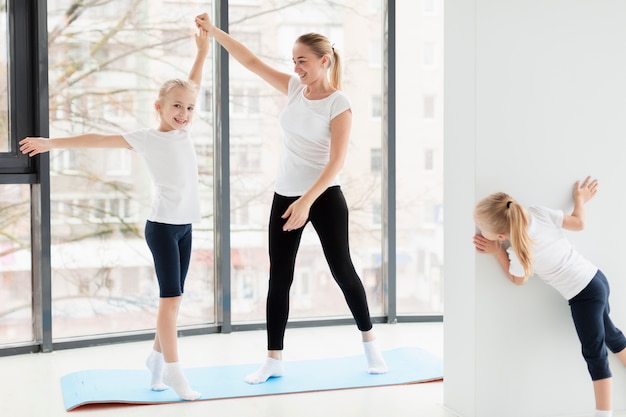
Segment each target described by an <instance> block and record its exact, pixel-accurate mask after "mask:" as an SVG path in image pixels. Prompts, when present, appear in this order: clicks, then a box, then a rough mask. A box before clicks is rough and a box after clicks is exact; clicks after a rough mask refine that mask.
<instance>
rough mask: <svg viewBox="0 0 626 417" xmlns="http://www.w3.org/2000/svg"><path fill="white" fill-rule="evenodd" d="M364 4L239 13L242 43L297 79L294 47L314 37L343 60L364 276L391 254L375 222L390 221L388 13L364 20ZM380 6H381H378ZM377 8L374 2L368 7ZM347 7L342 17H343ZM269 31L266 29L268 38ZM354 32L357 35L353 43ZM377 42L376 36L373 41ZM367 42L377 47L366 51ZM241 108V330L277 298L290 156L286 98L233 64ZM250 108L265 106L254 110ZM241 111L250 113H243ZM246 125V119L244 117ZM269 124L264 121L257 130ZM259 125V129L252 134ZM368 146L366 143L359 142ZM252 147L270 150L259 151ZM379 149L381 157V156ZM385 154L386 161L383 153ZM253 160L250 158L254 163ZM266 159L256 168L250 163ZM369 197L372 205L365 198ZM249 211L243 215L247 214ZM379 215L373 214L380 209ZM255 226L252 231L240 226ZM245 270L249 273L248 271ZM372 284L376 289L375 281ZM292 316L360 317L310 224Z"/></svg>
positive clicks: (348, 173) (235, 126) (234, 163)
mask: <svg viewBox="0 0 626 417" xmlns="http://www.w3.org/2000/svg"><path fill="white" fill-rule="evenodd" d="M361 3H362V0H350V1H348V2H345V4H344V3H341V4H338V5H336V7H335V6H333V7H328V3H327V2H326V1H324V0H310V1H307V2H300V3H298V4H297V5H296V4H295V3H293V2H290V1H287V0H278V1H275V2H273V3H272V5H271V6H268V5H269V4H270V3H262V2H261V3H259V4H258V5H257V6H249V7H245V8H244V7H238V6H237V5H235V4H231V5H230V8H229V13H230V16H231V25H230V27H229V30H230V32H231V33H232V34H233V36H235V37H237V36H238V35H243V34H245V33H253V34H254V36H251V37H246V36H244V37H243V38H239V40H242V41H243V43H244V44H245V45H246V46H247V47H248V48H249V49H250V50H252V51H253V52H254V53H256V54H257V55H259V56H260V57H262V58H263V59H264V60H266V62H268V64H270V65H273V66H275V67H277V68H279V69H280V70H282V71H285V72H287V73H293V64H292V62H291V59H292V47H293V42H294V41H295V40H296V38H297V37H298V36H300V35H301V34H303V33H307V32H310V31H315V32H319V33H321V34H323V35H325V36H327V37H328V39H329V40H330V41H331V43H334V44H335V49H336V50H337V51H338V52H339V54H340V55H341V58H342V61H343V68H344V74H343V90H344V92H345V94H346V95H347V96H348V98H349V99H350V102H351V104H352V111H353V122H352V133H351V137H352V138H353V140H352V146H351V147H350V155H349V159H350V160H351V161H358V162H355V163H353V164H352V165H350V166H348V165H346V167H344V169H343V171H342V175H341V182H342V185H343V187H344V188H345V191H344V192H345V194H346V199H347V202H348V205H349V206H350V205H358V208H359V210H354V212H351V214H353V215H351V217H350V219H351V222H352V223H351V226H350V231H351V235H350V240H351V242H352V244H351V251H352V255H353V257H354V258H355V259H365V260H367V261H364V262H361V263H359V265H358V268H359V269H358V271H357V272H358V273H359V275H360V276H364V275H365V274H366V273H367V271H369V270H371V269H373V268H377V267H378V264H376V260H375V259H373V258H372V257H371V256H370V254H371V253H380V252H381V239H380V226H379V225H377V226H374V225H373V224H372V223H376V221H372V217H373V216H374V217H376V216H378V217H380V207H381V205H380V194H381V193H380V192H377V190H379V187H380V178H381V170H380V169H376V165H378V166H380V163H381V162H380V158H381V156H380V147H381V140H382V139H381V122H380V119H381V113H382V107H381V106H382V103H381V94H380V91H381V90H382V86H381V80H382V72H381V71H382V69H381V62H382V47H381V45H382V39H381V38H380V37H378V38H377V37H376V36H379V35H377V34H380V33H382V10H381V7H380V5H381V4H382V3H381V2H380V1H378V3H377V4H375V6H376V7H375V8H374V9H372V8H370V12H374V11H375V13H374V14H367V13H366V14H363V13H361V12H360V11H359V10H360V9H362V7H360V6H361ZM371 5H374V3H371ZM366 7H367V4H366ZM337 8H339V9H341V12H340V13H337ZM260 28H262V29H263V30H260ZM348 34H350V36H348ZM372 34H374V35H375V36H374V37H373V38H372ZM361 39H368V40H369V42H366V43H363V42H361V41H360V40H361ZM229 70H230V80H229V81H230V92H231V96H232V98H233V100H234V101H235V103H231V108H232V109H233V112H232V114H231V123H230V134H231V148H230V157H231V173H232V174H231V178H230V179H231V183H230V186H231V197H230V203H231V214H232V216H233V217H234V219H231V221H232V222H233V223H234V222H235V221H236V222H237V227H234V226H233V227H231V246H232V253H233V254H235V253H236V254H237V255H236V259H235V258H234V257H235V255H232V256H233V266H232V269H231V270H232V272H231V277H232V281H231V289H232V303H233V307H232V311H233V322H244V321H264V320H265V300H266V295H267V274H268V270H267V267H268V260H267V220H268V213H269V208H270V204H271V201H272V194H273V190H274V180H275V175H276V168H277V166H278V157H279V155H280V152H281V141H280V138H281V131H280V126H279V122H278V121H279V114H280V112H281V111H282V109H283V107H284V104H285V96H284V95H282V94H280V93H279V92H277V91H276V90H275V89H274V88H272V87H270V86H268V85H267V84H266V83H264V82H263V81H262V80H260V79H259V78H258V77H256V76H254V74H251V73H250V71H248V70H246V69H244V68H243V67H242V66H241V65H240V64H239V63H238V62H237V61H235V60H234V59H232V57H231V59H230V64H229ZM250 103H256V104H254V105H253V106H252V105H250ZM238 109H242V111H241V112H240V111H239V110H238ZM243 109H246V110H245V111H247V113H245V117H246V119H245V120H242V119H241V117H240V115H241V114H244V113H243ZM257 119H258V120H259V122H258V123H255V122H252V123H251V121H254V120H257ZM251 127H252V128H251ZM356 138H358V140H356ZM247 143H260V144H262V145H261V146H258V147H249V145H246V144H247ZM371 149H377V150H378V151H376V150H375V151H372V153H371V154H370V152H371ZM376 152H378V154H377V155H376ZM244 154H245V156H244ZM251 157H254V158H256V159H254V160H250V159H248V158H251ZM256 161H259V165H260V169H259V170H251V171H249V172H245V171H244V170H243V169H242V167H244V166H246V165H251V164H252V162H255V163H256ZM362 196H365V197H362ZM244 203H245V206H246V207H247V212H246V213H243V211H242V206H243V205H244ZM371 209H373V210H378V214H372V213H371V212H370V210H371ZM244 219H249V222H250V223H249V224H248V227H241V224H240V222H241V223H242V222H244V221H245V220H244ZM242 271H245V274H243V273H242ZM368 282H369V281H368ZM380 288H382V285H379V283H378V284H377V283H376V282H372V288H371V289H370V288H367V291H368V294H373V295H372V297H371V298H370V299H369V301H370V310H371V312H372V314H373V315H377V314H380V313H381V312H382V308H383V307H382V303H381V299H382V293H381V290H380ZM291 298H292V300H291V306H292V308H291V315H290V317H292V318H309V317H315V318H319V317H328V316H342V317H344V316H350V312H349V310H348V308H347V306H346V303H345V301H344V299H343V296H342V295H341V292H340V291H338V290H337V286H336V284H335V282H334V280H333V279H332V277H331V276H330V272H329V268H328V265H327V263H326V260H325V258H324V255H323V253H322V250H321V245H320V243H319V239H318V237H317V235H316V234H315V232H314V231H313V228H312V227H311V226H308V227H307V228H306V229H305V231H304V234H303V237H302V242H301V245H300V249H299V252H298V257H297V264H296V272H295V281H294V286H293V289H292V291H291Z"/></svg>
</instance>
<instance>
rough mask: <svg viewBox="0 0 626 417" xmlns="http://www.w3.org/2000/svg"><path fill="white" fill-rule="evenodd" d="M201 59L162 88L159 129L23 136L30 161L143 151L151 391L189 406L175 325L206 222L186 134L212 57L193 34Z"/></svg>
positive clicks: (203, 39)
mask: <svg viewBox="0 0 626 417" xmlns="http://www.w3.org/2000/svg"><path fill="white" fill-rule="evenodd" d="M195 39H196V47H197V54H196V58H195V61H194V63H193V66H192V68H191V72H190V73H189V80H181V79H174V80H169V81H167V82H165V83H164V84H163V86H162V87H161V90H160V91H159V97H158V99H157V100H156V102H155V103H154V107H155V110H156V111H157V112H158V114H159V118H160V123H159V126H158V128H156V129H142V130H138V131H134V132H128V133H124V134H121V135H102V134H95V133H90V134H84V135H78V136H71V137H65V138H55V139H47V138H31V137H28V138H25V139H23V140H22V141H20V150H21V151H22V152H23V153H24V154H28V155H30V156H34V155H37V154H39V153H42V152H47V151H49V150H51V149H61V148H128V149H132V150H134V151H136V152H137V153H139V154H140V155H141V156H142V157H143V158H144V160H145V161H146V163H147V166H148V169H149V171H150V173H151V174H152V177H153V180H154V183H155V188H156V193H155V197H154V201H153V204H152V209H151V212H150V214H149V216H148V220H147V222H146V227H145V237H146V242H147V244H148V246H149V248H150V251H151V252H152V256H153V259H154V268H155V271H156V275H157V280H158V282H159V291H160V298H159V307H158V312H157V322H156V333H155V338H154V347H153V350H152V352H151V353H150V355H149V357H148V359H147V360H146V365H147V367H148V369H149V370H150V373H151V388H152V389H153V390H155V391H161V390H165V389H167V387H168V386H169V387H172V388H173V389H174V390H175V391H176V393H177V394H178V395H179V396H180V397H181V398H182V399H184V400H196V399H198V398H200V396H201V394H200V393H198V392H196V391H194V390H193V389H191V387H190V386H189V383H188V381H187V378H186V377H185V375H184V374H183V371H182V368H181V366H180V362H179V358H178V346H177V332H176V319H177V316H178V308H179V306H180V302H181V297H182V293H183V290H184V284H185V277H186V275H187V270H188V268H189V261H190V257H191V223H193V222H196V221H199V220H200V200H199V196H198V169H197V162H196V153H195V150H194V146H193V143H192V141H191V138H190V136H189V132H188V131H187V127H188V126H189V125H190V124H191V121H192V119H193V110H194V106H195V102H196V96H197V93H198V88H199V86H200V82H201V80H202V68H203V66H204V61H205V59H206V57H207V55H208V52H209V37H208V33H207V32H206V31H204V30H200V31H199V33H198V34H196V36H195Z"/></svg>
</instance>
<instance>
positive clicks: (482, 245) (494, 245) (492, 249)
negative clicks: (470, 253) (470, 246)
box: [474, 234, 500, 255]
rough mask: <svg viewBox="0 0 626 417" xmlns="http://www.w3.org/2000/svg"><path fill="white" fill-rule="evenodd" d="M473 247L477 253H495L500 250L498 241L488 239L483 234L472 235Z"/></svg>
mask: <svg viewBox="0 0 626 417" xmlns="http://www.w3.org/2000/svg"><path fill="white" fill-rule="evenodd" d="M474 247H475V248H476V252H478V253H487V254H491V255H497V254H498V251H499V250H500V242H497V241H495V240H489V239H487V238H486V237H484V236H483V235H479V234H475V235H474Z"/></svg>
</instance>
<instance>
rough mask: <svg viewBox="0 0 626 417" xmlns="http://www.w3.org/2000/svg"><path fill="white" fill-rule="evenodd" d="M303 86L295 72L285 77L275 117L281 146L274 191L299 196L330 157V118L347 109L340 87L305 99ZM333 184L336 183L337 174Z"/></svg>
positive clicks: (346, 102)
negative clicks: (281, 104)
mask: <svg viewBox="0 0 626 417" xmlns="http://www.w3.org/2000/svg"><path fill="white" fill-rule="evenodd" d="M305 87H306V86H305V85H303V84H302V83H301V82H300V79H299V78H298V77H297V76H294V77H292V78H291V79H290V80H289V88H288V92H287V105H286V106H285V108H284V109H283V111H282V112H281V114H280V118H279V121H280V126H281V128H282V135H283V146H282V151H281V156H280V163H279V167H278V175H277V177H276V188H275V191H276V193H278V194H280V195H282V196H286V197H298V196H301V195H302V194H304V193H305V192H306V191H307V190H308V189H309V188H310V187H311V185H313V183H314V182H315V180H317V178H318V177H319V176H320V174H321V172H322V170H323V169H324V167H325V166H326V165H327V164H328V161H329V159H330V121H331V120H332V119H334V118H335V117H336V116H338V115H339V114H341V113H343V112H344V111H346V110H348V109H350V101H349V100H348V98H347V97H346V96H345V95H344V94H343V93H342V92H341V91H335V92H334V93H333V94H331V95H330V96H328V97H326V98H323V99H321V100H309V99H307V98H306V97H304V89H305ZM333 185H339V176H338V175H337V176H336V177H335V178H334V179H333V181H332V183H331V184H329V186H333Z"/></svg>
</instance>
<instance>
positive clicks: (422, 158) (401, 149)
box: [396, 0, 443, 314]
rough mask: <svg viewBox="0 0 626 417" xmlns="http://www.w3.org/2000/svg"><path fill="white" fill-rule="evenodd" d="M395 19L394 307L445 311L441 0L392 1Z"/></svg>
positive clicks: (402, 310)
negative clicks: (395, 226) (395, 208)
mask: <svg viewBox="0 0 626 417" xmlns="http://www.w3.org/2000/svg"><path fill="white" fill-rule="evenodd" d="M396 24H397V30H396V33H398V34H402V35H401V36H400V35H399V36H397V37H396V42H397V45H396V50H397V51H398V54H397V62H396V85H397V87H398V89H397V93H396V94H397V95H396V109H397V112H396V121H397V134H396V137H397V153H396V159H397V175H396V177H397V199H396V204H397V211H396V215H397V258H396V259H397V270H398V274H397V275H398V282H397V291H398V297H397V299H398V313H399V314H431V313H432V314H442V313H443V0H423V1H417V2H412V1H410V2H409V1H402V2H396ZM403 51H413V52H412V53H403Z"/></svg>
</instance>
